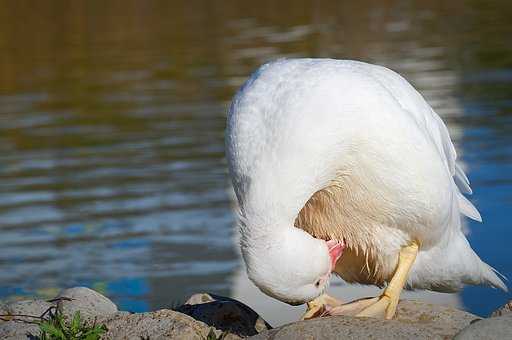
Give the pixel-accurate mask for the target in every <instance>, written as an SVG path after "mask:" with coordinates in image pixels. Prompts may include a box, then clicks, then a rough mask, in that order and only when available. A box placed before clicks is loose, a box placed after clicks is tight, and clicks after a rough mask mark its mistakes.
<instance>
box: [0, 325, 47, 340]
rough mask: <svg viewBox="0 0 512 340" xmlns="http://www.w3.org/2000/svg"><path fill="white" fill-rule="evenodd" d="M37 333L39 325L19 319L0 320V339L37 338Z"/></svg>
mask: <svg viewBox="0 0 512 340" xmlns="http://www.w3.org/2000/svg"><path fill="white" fill-rule="evenodd" d="M38 335H39V326H38V325H35V324H29V323H24V322H19V321H8V322H2V321H0V339H2V340H20V339H27V340H28V339H34V338H36V339H37V336H38Z"/></svg>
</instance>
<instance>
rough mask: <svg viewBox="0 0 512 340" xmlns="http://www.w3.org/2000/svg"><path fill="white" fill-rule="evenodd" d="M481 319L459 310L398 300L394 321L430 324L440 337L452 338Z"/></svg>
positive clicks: (414, 301) (420, 302)
mask: <svg viewBox="0 0 512 340" xmlns="http://www.w3.org/2000/svg"><path fill="white" fill-rule="evenodd" d="M480 319H481V318H480V317H478V316H476V315H474V314H471V313H468V312H465V311H462V310H460V309H456V308H452V307H447V306H441V305H435V304H430V303H426V302H423V301H416V300H400V302H399V303H398V308H397V311H396V315H395V320H398V321H401V322H407V323H415V324H430V325H432V327H433V328H435V329H436V333H438V334H440V335H446V336H453V335H455V334H457V332H458V331H460V330H461V329H463V328H464V327H466V326H468V325H469V324H471V323H472V322H475V321H477V320H480Z"/></svg>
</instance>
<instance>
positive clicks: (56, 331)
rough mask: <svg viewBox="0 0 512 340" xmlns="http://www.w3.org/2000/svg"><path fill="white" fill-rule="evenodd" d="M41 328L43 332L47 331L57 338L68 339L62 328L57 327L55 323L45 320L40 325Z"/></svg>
mask: <svg viewBox="0 0 512 340" xmlns="http://www.w3.org/2000/svg"><path fill="white" fill-rule="evenodd" d="M39 328H40V329H41V330H42V331H43V332H46V333H48V334H49V335H51V336H52V337H55V338H57V339H62V340H66V337H65V336H64V333H63V332H62V330H60V329H58V328H57V327H55V326H54V325H52V324H50V323H47V322H43V323H41V324H40V325H39Z"/></svg>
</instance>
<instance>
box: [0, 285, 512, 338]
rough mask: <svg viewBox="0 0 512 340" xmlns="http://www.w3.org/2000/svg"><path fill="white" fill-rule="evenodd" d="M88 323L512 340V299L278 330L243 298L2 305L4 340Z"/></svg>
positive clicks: (143, 331) (133, 328) (409, 305)
mask: <svg viewBox="0 0 512 340" xmlns="http://www.w3.org/2000/svg"><path fill="white" fill-rule="evenodd" d="M52 310H53V311H58V312H59V313H60V314H61V315H63V317H64V319H66V320H69V321H70V320H72V319H73V316H74V315H76V312H77V311H79V312H80V316H81V319H82V321H83V322H84V324H88V325H101V327H103V326H104V328H103V329H104V330H103V334H102V335H101V338H102V339H208V340H217V339H225V340H234V339H242V338H248V339H254V340H256V339H258V340H267V339H268V340H270V339H276V340H277V339H370V338H374V339H452V338H454V339H479V340H483V339H512V302H509V303H508V304H507V305H505V306H503V307H502V308H500V309H499V310H497V311H495V312H494V313H493V314H492V315H491V316H490V317H488V318H481V317H478V316H476V315H473V314H470V313H467V312H464V311H461V310H458V309H454V308H450V307H443V306H439V305H432V304H428V303H425V302H420V301H412V300H402V301H401V302H400V304H399V305H398V311H397V315H396V318H395V319H394V320H389V321H387V320H378V319H371V318H355V317H350V316H335V317H326V318H319V319H313V320H308V321H298V322H294V323H291V324H288V325H284V326H281V327H277V328H272V327H271V326H270V325H269V324H268V323H267V322H266V321H265V320H263V319H262V318H261V317H260V316H259V315H258V314H257V313H256V312H255V311H254V310H252V309H251V308H249V307H248V306H246V305H244V304H242V303H241V302H239V301H236V300H233V299H230V298H226V297H221V296H215V295H210V294H195V295H193V296H191V297H190V298H189V299H188V301H187V302H186V303H185V304H184V305H182V306H179V307H177V308H174V309H173V310H171V309H162V310H158V311H155V312H148V313H129V312H124V311H119V310H118V309H117V306H116V305H115V304H114V303H113V302H112V301H110V300H109V299H108V298H106V297H105V296H103V295H101V294H99V293H97V292H95V291H93V290H91V289H89V288H84V287H76V288H71V289H66V290H64V291H62V292H61V294H60V295H59V296H58V297H57V298H56V299H53V300H50V301H44V300H25V301H18V302H13V303H8V304H4V305H0V339H38V338H39V336H40V333H41V330H40V326H39V322H40V321H41V320H44V319H45V318H46V317H47V315H48V312H49V311H52Z"/></svg>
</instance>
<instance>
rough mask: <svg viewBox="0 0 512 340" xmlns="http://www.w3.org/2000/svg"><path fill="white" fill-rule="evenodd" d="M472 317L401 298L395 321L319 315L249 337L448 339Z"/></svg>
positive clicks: (441, 307)
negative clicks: (315, 317) (320, 316)
mask: <svg viewBox="0 0 512 340" xmlns="http://www.w3.org/2000/svg"><path fill="white" fill-rule="evenodd" d="M474 320H479V318H478V317H477V316H475V315H473V314H470V313H466V312H463V311H460V310H457V309H453V308H450V307H444V306H439V305H432V304H428V303H424V302H420V301H410V300H402V301H400V303H399V305H398V310H397V315H396V318H395V319H394V320H380V319H374V318H357V317H352V316H334V317H326V318H318V319H313V320H308V321H300V322H295V323H292V324H288V325H285V326H282V327H279V328H276V329H273V330H269V331H266V332H262V333H260V334H258V335H256V336H253V337H251V338H250V339H253V340H263V339H276V340H277V339H296V338H301V339H315V340H320V339H336V338H343V339H367V338H375V339H450V338H452V337H453V336H454V335H455V334H457V333H458V332H459V331H460V330H461V329H463V328H464V327H466V326H468V325H469V324H470V323H471V322H474Z"/></svg>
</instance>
